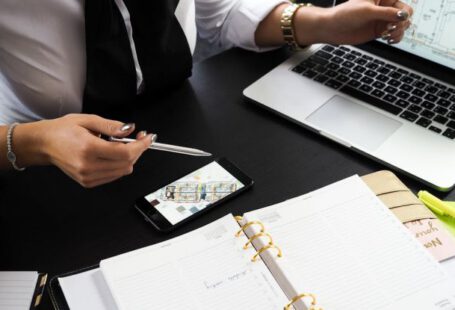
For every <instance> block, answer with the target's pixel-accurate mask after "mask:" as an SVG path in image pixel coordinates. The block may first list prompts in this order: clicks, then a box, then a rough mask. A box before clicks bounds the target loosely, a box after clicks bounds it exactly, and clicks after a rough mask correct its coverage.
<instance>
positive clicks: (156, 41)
mask: <svg viewBox="0 0 455 310" xmlns="http://www.w3.org/2000/svg"><path fill="white" fill-rule="evenodd" d="M123 1H124V3H125V5H126V6H127V8H128V11H129V13H130V16H131V24H132V28H133V38H134V42H135V45H136V52H137V56H138V60H139V64H140V66H141V69H142V73H143V77H144V91H143V92H144V95H145V96H147V97H148V96H149V95H151V94H153V95H155V94H159V93H161V92H164V91H168V90H170V89H171V88H172V87H175V86H176V85H178V84H180V83H181V82H182V81H184V80H185V79H186V78H188V77H189V76H190V75H191V68H192V58H191V52H190V49H189V46H188V42H187V40H186V37H185V34H184V32H183V30H182V28H181V27H180V24H179V22H178V21H177V18H176V17H175V15H174V12H175V9H176V7H177V4H178V0H123ZM85 27H86V29H85V32H86V55H87V75H86V85H85V93H84V111H85V112H93V113H98V114H106V113H104V112H109V110H111V109H117V108H119V107H124V106H125V105H131V104H132V103H133V102H135V101H136V99H137V90H136V70H135V66H134V60H133V56H132V51H131V45H130V42H129V40H128V35H127V30H126V26H125V23H124V20H123V17H122V16H121V14H120V11H119V9H118V7H117V5H116V4H115V2H114V0H86V3H85ZM130 108H131V107H130Z"/></svg>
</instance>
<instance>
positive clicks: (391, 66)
mask: <svg viewBox="0 0 455 310" xmlns="http://www.w3.org/2000/svg"><path fill="white" fill-rule="evenodd" d="M385 67H386V68H387V69H389V70H395V69H396V68H397V67H395V66H394V65H391V64H386V65H385Z"/></svg>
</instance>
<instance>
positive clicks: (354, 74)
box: [349, 72, 362, 80]
mask: <svg viewBox="0 0 455 310" xmlns="http://www.w3.org/2000/svg"><path fill="white" fill-rule="evenodd" d="M349 77H350V78H353V79H355V80H358V79H360V78H361V77H362V75H361V74H360V73H358V72H352V73H351V74H349Z"/></svg>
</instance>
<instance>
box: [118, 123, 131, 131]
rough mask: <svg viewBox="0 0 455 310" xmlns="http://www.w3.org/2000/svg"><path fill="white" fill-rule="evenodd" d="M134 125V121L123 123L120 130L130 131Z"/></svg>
mask: <svg viewBox="0 0 455 310" xmlns="http://www.w3.org/2000/svg"><path fill="white" fill-rule="evenodd" d="M133 127H134V123H128V124H123V126H122V127H121V128H120V131H123V132H126V131H130V130H131V129H132V128H133Z"/></svg>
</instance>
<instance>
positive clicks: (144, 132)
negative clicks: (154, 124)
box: [139, 130, 147, 138]
mask: <svg viewBox="0 0 455 310" xmlns="http://www.w3.org/2000/svg"><path fill="white" fill-rule="evenodd" d="M146 135H147V131H145V130H142V131H141V132H140V133H139V137H140V138H144V137H145V136H146Z"/></svg>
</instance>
